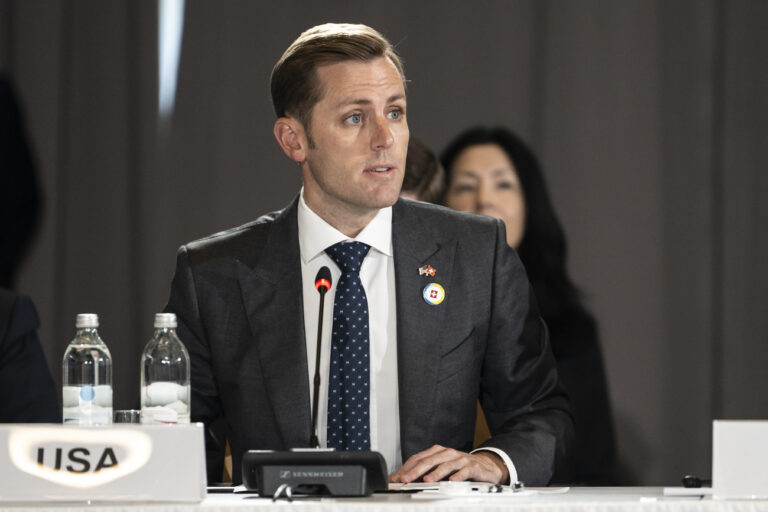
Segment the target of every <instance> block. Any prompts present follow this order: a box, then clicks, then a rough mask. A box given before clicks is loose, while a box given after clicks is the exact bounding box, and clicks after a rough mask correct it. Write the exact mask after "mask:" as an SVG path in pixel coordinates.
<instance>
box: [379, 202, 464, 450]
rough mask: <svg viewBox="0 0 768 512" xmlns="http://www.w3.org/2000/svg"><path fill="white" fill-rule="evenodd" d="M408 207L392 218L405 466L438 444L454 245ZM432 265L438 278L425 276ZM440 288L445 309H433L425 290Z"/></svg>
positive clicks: (401, 204)
mask: <svg viewBox="0 0 768 512" xmlns="http://www.w3.org/2000/svg"><path fill="white" fill-rule="evenodd" d="M436 229H437V227H436V226H426V225H424V223H423V220H422V219H421V218H420V217H419V216H418V215H416V214H415V212H414V210H413V209H412V208H409V207H408V206H407V203H404V201H402V200H401V201H398V202H397V203H396V204H395V207H394V208H393V212H392V241H393V247H394V257H395V282H396V296H397V365H398V386H399V392H398V394H399V401H400V443H401V447H402V455H403V460H406V459H407V458H408V457H409V456H411V455H413V454H414V453H416V452H418V451H421V450H423V449H426V448H427V447H428V446H429V444H430V441H431V440H432V439H434V436H433V434H432V418H433V416H434V414H435V413H436V411H435V410H434V407H435V391H436V384H437V371H438V366H439V362H440V356H441V353H440V345H439V340H440V339H441V338H440V332H441V326H442V325H443V324H444V323H445V321H444V312H445V310H446V309H447V308H446V307H444V306H445V301H449V300H451V274H452V272H451V270H452V267H453V258H454V253H455V247H456V246H455V241H453V240H450V238H448V237H446V238H445V239H440V238H439V237H437V236H435V235H434V232H435V230H436ZM423 265H430V266H432V267H433V268H435V270H436V274H435V276H434V277H429V276H420V275H419V267H421V266H423ZM429 283H438V284H440V285H441V286H442V287H443V288H444V289H445V292H446V294H445V299H444V301H443V303H442V304H440V305H436V306H431V305H429V304H427V302H426V301H425V300H424V299H423V297H422V292H423V290H424V287H425V286H426V285H427V284H429Z"/></svg>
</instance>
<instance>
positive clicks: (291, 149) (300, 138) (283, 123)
mask: <svg viewBox="0 0 768 512" xmlns="http://www.w3.org/2000/svg"><path fill="white" fill-rule="evenodd" d="M273 132H274V134H275V138H276V139H277V143H278V144H280V147H281V148H283V152H284V153H285V154H286V155H287V156H288V158H290V159H291V160H293V161H294V162H298V163H302V162H303V161H304V160H306V159H307V151H306V150H307V148H306V145H307V138H306V136H305V135H304V127H303V126H302V125H301V123H300V122H299V121H298V119H294V118H293V117H280V118H278V119H277V121H275V126H274V128H273Z"/></svg>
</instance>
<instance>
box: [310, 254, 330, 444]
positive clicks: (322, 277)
mask: <svg viewBox="0 0 768 512" xmlns="http://www.w3.org/2000/svg"><path fill="white" fill-rule="evenodd" d="M315 289H316V290H317V291H318V293H320V309H319V313H318V317H317V352H315V379H314V382H313V383H314V392H313V394H312V437H310V439H309V447H310V448H320V441H319V439H318V437H317V402H318V399H319V395H320V347H321V345H322V343H321V340H322V336H323V303H324V302H325V293H326V292H327V291H328V290H330V289H331V270H330V269H329V268H328V267H325V266H323V267H321V268H320V270H318V271H317V275H316V276H315Z"/></svg>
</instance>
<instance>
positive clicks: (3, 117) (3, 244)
mask: <svg viewBox="0 0 768 512" xmlns="http://www.w3.org/2000/svg"><path fill="white" fill-rule="evenodd" d="M39 218H40V198H39V193H38V187H37V180H36V178H35V166H34V163H33V160H32V153H31V151H30V148H29V144H28V143H27V138H26V134H25V129H24V122H23V119H22V115H21V111H20V108H19V105H18V102H17V101H16V96H15V95H14V91H13V88H12V87H11V84H10V82H9V80H8V79H7V78H5V77H4V76H2V75H0V286H3V287H6V288H13V287H14V284H15V279H16V274H17V272H18V268H19V266H20V264H21V262H22V260H23V258H24V256H25V255H26V253H27V250H28V249H29V246H30V244H31V242H32V239H33V238H34V235H35V232H36V230H37V225H38V220H39Z"/></svg>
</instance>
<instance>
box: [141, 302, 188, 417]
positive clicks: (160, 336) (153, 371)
mask: <svg viewBox="0 0 768 512" xmlns="http://www.w3.org/2000/svg"><path fill="white" fill-rule="evenodd" d="M189 371H190V364H189V353H188V352H187V349H186V347H185V346H184V344H183V343H182V342H181V340H180V339H179V337H178V336H177V335H176V315H174V314H173V313H157V314H156V315H155V334H154V336H152V339H151V340H149V343H147V346H146V347H144V353H143V354H142V356H141V422H142V423H150V424H152V423H166V424H168V423H189V403H190V388H189Z"/></svg>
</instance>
